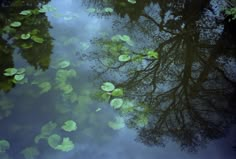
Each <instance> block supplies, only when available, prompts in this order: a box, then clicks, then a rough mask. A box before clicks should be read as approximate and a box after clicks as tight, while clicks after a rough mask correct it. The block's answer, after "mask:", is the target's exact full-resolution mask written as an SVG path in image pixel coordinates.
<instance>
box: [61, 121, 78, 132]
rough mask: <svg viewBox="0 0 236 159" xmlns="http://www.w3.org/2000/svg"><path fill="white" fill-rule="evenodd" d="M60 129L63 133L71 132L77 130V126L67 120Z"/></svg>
mask: <svg viewBox="0 0 236 159" xmlns="http://www.w3.org/2000/svg"><path fill="white" fill-rule="evenodd" d="M61 128H62V129H63V130H65V131H68V132H71V131H75V130H76V129H77V125H76V122H74V121H73V120H67V121H66V122H65V123H64V125H63V126H62V127H61Z"/></svg>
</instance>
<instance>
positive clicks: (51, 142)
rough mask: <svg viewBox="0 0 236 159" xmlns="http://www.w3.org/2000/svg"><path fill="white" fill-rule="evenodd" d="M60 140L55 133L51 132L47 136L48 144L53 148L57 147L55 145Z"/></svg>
mask: <svg viewBox="0 0 236 159" xmlns="http://www.w3.org/2000/svg"><path fill="white" fill-rule="evenodd" d="M60 142H61V137H60V136H59V135H57V134H52V135H50V136H49V137H48V145H49V146H50V147H52V148H54V149H57V146H58V145H59V144H60Z"/></svg>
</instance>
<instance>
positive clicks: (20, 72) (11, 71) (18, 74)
mask: <svg viewBox="0 0 236 159" xmlns="http://www.w3.org/2000/svg"><path fill="white" fill-rule="evenodd" d="M3 75H4V76H8V77H13V80H12V81H13V82H14V83H17V82H20V81H22V80H23V79H24V78H25V68H18V69H17V68H7V69H5V70H4V73H3Z"/></svg>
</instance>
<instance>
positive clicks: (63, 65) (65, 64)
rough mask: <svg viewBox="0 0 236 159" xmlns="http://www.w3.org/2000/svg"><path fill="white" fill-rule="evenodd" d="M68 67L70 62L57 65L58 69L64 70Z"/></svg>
mask: <svg viewBox="0 0 236 159" xmlns="http://www.w3.org/2000/svg"><path fill="white" fill-rule="evenodd" d="M68 66H70V61H66V60H65V61H61V62H60V63H59V64H58V67H59V68H66V67H68Z"/></svg>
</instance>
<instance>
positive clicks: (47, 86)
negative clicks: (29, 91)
mask: <svg viewBox="0 0 236 159" xmlns="http://www.w3.org/2000/svg"><path fill="white" fill-rule="evenodd" d="M38 86H39V88H41V91H40V94H42V93H46V92H48V91H49V90H50V89H51V88H52V86H51V84H50V83H49V82H43V83H40V84H39V85H38Z"/></svg>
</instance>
